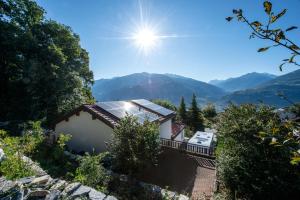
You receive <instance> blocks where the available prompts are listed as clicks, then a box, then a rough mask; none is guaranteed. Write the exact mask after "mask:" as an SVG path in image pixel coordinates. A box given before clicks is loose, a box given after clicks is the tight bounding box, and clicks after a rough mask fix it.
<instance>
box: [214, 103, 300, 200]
mask: <svg viewBox="0 0 300 200" xmlns="http://www.w3.org/2000/svg"><path fill="white" fill-rule="evenodd" d="M217 130H218V145H217V174H218V179H219V181H220V182H221V186H222V187H224V191H228V195H229V197H231V198H234V197H238V198H241V199H293V198H292V197H293V196H294V195H296V194H299V193H300V171H299V167H298V166H293V165H291V164H290V150H289V148H288V147H286V146H284V145H280V144H277V143H276V141H275V138H265V140H261V137H260V135H261V134H264V133H274V134H276V137H277V138H280V137H281V136H284V135H286V134H288V133H289V132H291V131H292V130H290V129H289V128H288V127H286V126H284V125H283V124H282V123H281V121H280V119H279V117H278V116H277V115H276V114H275V113H274V111H273V109H272V108H270V107H266V106H260V107H257V106H255V105H242V106H234V105H231V106H230V107H229V108H227V109H226V110H225V112H224V113H222V114H221V116H220V122H219V123H218V127H217ZM272 141H273V142H272ZM270 142H271V143H270Z"/></svg>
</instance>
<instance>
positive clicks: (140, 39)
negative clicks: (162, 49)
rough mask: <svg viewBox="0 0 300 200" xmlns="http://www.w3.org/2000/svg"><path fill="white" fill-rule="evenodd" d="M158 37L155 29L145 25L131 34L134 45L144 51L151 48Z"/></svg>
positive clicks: (155, 43)
mask: <svg viewBox="0 0 300 200" xmlns="http://www.w3.org/2000/svg"><path fill="white" fill-rule="evenodd" d="M158 39H159V37H158V36H157V35H156V34H155V31H154V30H152V29H150V28H147V27H144V28H142V29H139V30H138V31H137V32H136V33H135V34H134V35H133V40H134V43H135V45H136V46H137V47H138V48H139V49H141V50H142V51H144V52H148V51H150V50H151V49H153V48H154V47H155V46H156V45H157V43H158Z"/></svg>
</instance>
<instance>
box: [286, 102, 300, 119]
mask: <svg viewBox="0 0 300 200" xmlns="http://www.w3.org/2000/svg"><path fill="white" fill-rule="evenodd" d="M288 110H289V111H291V112H292V113H294V114H295V115H296V117H300V103H295V104H293V105H292V106H290V107H289V109H288Z"/></svg>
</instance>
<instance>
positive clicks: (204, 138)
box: [188, 131, 214, 147]
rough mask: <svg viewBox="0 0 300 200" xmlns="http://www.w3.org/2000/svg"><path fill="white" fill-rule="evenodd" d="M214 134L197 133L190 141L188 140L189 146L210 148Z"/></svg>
mask: <svg viewBox="0 0 300 200" xmlns="http://www.w3.org/2000/svg"><path fill="white" fill-rule="evenodd" d="M213 137H214V133H212V132H202V131H197V132H196V133H195V134H194V135H193V137H191V139H189V141H188V143H189V144H194V145H200V146H204V147H210V146H211V143H212V141H213Z"/></svg>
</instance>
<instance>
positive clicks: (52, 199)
mask: <svg viewBox="0 0 300 200" xmlns="http://www.w3.org/2000/svg"><path fill="white" fill-rule="evenodd" d="M60 193H61V192H60V191H59V190H50V193H49V194H48V195H47V196H46V198H45V200H58V198H59V196H60Z"/></svg>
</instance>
